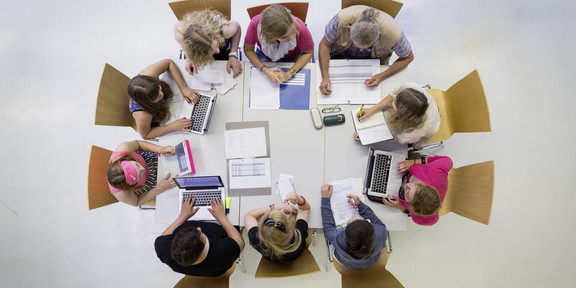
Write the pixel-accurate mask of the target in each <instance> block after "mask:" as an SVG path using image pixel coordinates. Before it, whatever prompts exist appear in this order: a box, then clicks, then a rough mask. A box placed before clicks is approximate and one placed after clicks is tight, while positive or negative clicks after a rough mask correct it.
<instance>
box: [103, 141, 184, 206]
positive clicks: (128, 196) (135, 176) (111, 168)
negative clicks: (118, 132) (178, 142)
mask: <svg viewBox="0 0 576 288" xmlns="http://www.w3.org/2000/svg"><path fill="white" fill-rule="evenodd" d="M136 151H144V152H146V151H149V152H154V153H158V154H162V155H166V156H168V155H174V154H175V153H176V151H175V150H174V147H172V146H159V145H155V144H152V143H149V142H146V141H139V140H135V141H130V142H124V143H122V144H120V145H118V148H116V151H114V153H112V156H110V162H109V164H108V171H107V173H106V179H107V180H108V187H110V192H112V195H114V197H116V199H118V201H120V202H124V203H126V204H130V205H132V206H140V205H142V204H144V203H146V202H148V201H150V200H152V198H154V197H156V195H158V194H160V193H161V192H163V191H165V190H167V189H169V188H172V187H174V186H176V183H174V180H172V179H170V173H168V174H167V175H166V176H165V177H164V178H163V179H162V180H161V181H160V183H158V185H154V184H155V183H156V171H155V168H154V173H151V171H150V167H148V165H147V164H146V160H145V159H144V157H142V156H141V155H140V154H138V153H135V152H136ZM156 156H157V155H156ZM156 159H157V157H156ZM152 174H153V175H152ZM149 178H150V179H149ZM147 180H148V181H147ZM147 182H148V183H147Z"/></svg>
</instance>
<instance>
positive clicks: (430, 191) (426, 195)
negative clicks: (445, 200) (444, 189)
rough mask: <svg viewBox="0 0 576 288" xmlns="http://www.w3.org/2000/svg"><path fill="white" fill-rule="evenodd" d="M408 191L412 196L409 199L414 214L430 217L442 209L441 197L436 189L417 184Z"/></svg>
mask: <svg viewBox="0 0 576 288" xmlns="http://www.w3.org/2000/svg"><path fill="white" fill-rule="evenodd" d="M407 185H408V184H407ZM404 189H406V187H405V188H404ZM408 190H409V191H408V193H410V194H412V195H410V196H408V197H407V198H408V200H409V202H410V208H411V209H412V211H413V212H414V214H416V215H420V216H428V215H432V214H435V213H436V212H438V209H440V205H442V203H441V201H440V195H439V194H438V191H437V190H436V189H434V187H432V186H429V185H426V184H424V183H415V184H413V186H411V187H409V189H408ZM405 191H406V190H405ZM404 193H406V192H404Z"/></svg>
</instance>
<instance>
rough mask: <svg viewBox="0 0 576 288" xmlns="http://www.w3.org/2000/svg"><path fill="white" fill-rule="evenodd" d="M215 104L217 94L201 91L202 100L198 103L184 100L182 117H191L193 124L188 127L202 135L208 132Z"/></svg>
mask: <svg viewBox="0 0 576 288" xmlns="http://www.w3.org/2000/svg"><path fill="white" fill-rule="evenodd" d="M215 104H216V96H212V95H208V94H203V93H200V101H198V103H196V104H194V103H188V102H186V101H184V103H183V104H182V110H180V117H185V118H190V119H192V121H193V123H192V126H190V127H188V128H187V129H190V131H191V132H192V133H196V134H200V135H204V134H205V133H206V132H208V127H210V120H211V119H212V112H214V106H215Z"/></svg>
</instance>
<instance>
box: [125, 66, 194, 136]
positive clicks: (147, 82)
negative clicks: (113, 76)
mask: <svg viewBox="0 0 576 288" xmlns="http://www.w3.org/2000/svg"><path fill="white" fill-rule="evenodd" d="M164 72H168V73H169V74H170V76H172V78H173V79H174V82H176V84H177V85H178V88H179V89H180V92H182V96H183V97H184V99H185V100H186V101H188V102H194V103H197V102H198V100H199V99H200V98H199V94H198V92H196V91H194V90H193V89H192V88H190V87H188V86H187V85H186V82H185V81H184V78H182V74H181V73H180V70H179V69H178V66H176V64H174V62H173V61H172V60H170V59H164V60H161V61H158V62H156V63H154V64H152V65H149V66H148V67H146V68H144V70H142V71H140V74H138V76H136V77H134V78H132V80H130V83H128V87H127V90H128V95H130V113H132V117H134V120H135V121H136V131H138V133H139V134H140V135H141V136H142V139H154V138H156V137H158V136H162V135H164V134H166V133H169V132H173V131H190V130H189V129H187V127H190V126H192V120H191V119H186V118H182V119H178V120H176V121H174V122H172V123H170V124H168V125H161V122H163V121H166V120H168V119H169V118H170V110H169V109H168V104H166V101H167V100H168V99H170V98H172V96H174V93H173V92H172V89H171V88H170V85H168V83H166V82H164V81H162V80H160V78H159V76H160V74H162V73H164Z"/></svg>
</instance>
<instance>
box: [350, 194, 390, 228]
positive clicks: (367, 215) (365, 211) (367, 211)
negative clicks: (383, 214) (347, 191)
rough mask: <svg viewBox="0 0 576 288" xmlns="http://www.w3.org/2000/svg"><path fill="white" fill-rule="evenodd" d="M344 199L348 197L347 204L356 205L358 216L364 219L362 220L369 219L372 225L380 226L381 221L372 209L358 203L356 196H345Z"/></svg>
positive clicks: (358, 198)
mask: <svg viewBox="0 0 576 288" xmlns="http://www.w3.org/2000/svg"><path fill="white" fill-rule="evenodd" d="M346 197H348V202H350V203H351V204H352V203H354V204H356V206H357V207H358V213H360V216H362V217H364V219H370V222H371V223H372V224H382V221H380V219H379V218H378V217H377V216H376V214H374V211H372V208H370V207H369V206H368V205H366V204H364V203H363V202H362V201H360V197H358V195H346Z"/></svg>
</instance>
